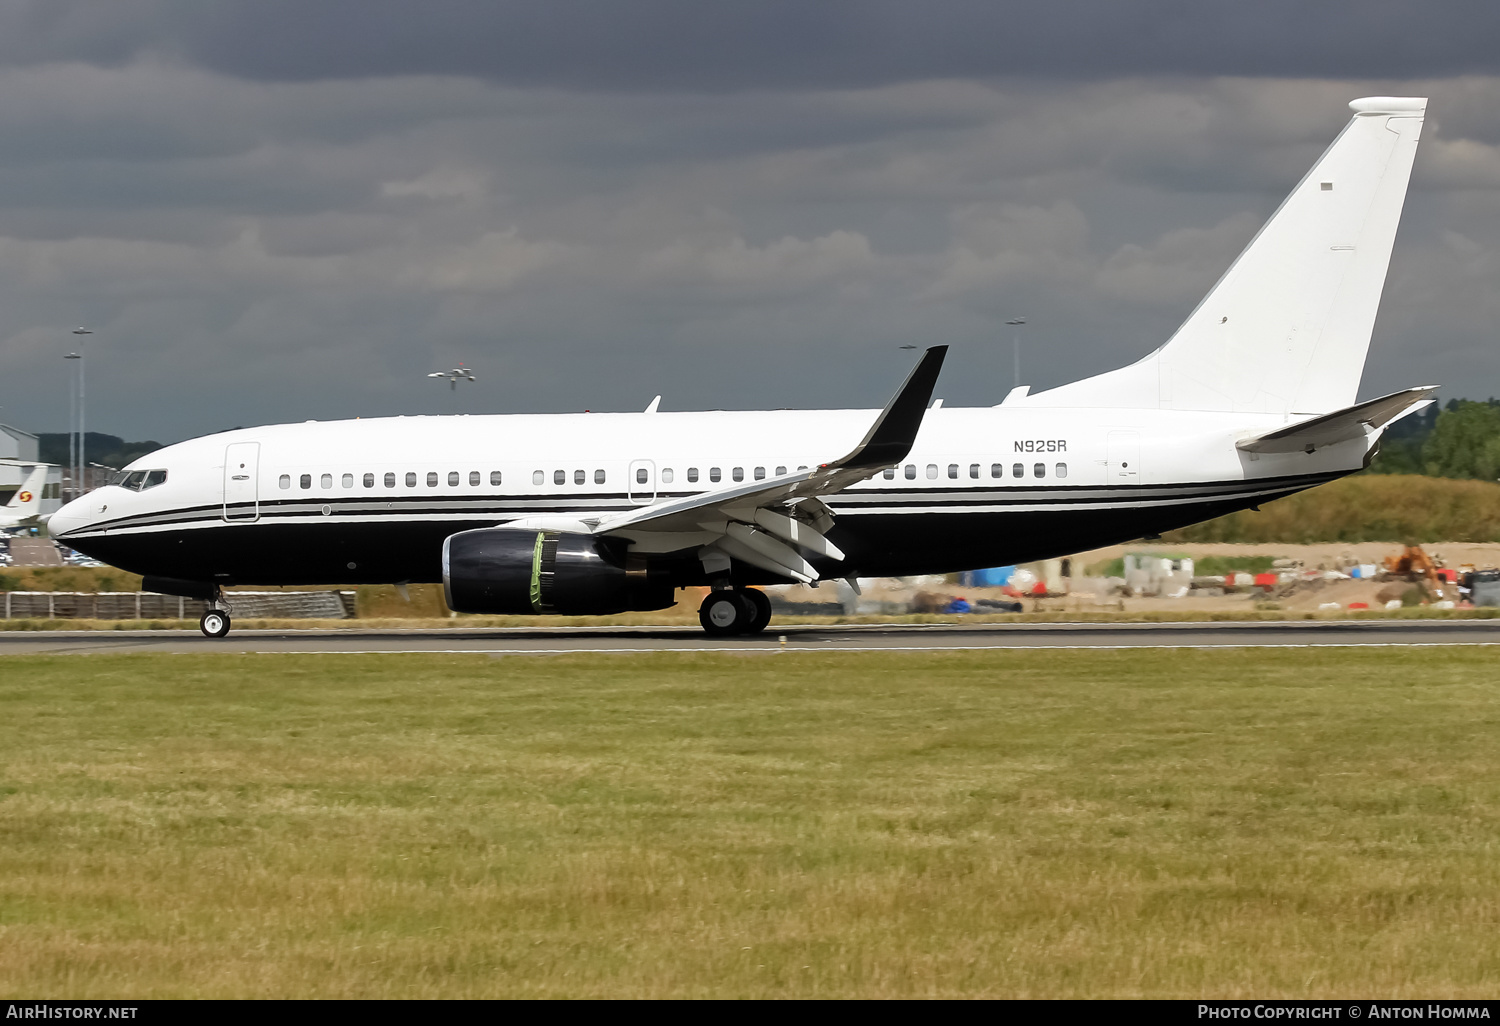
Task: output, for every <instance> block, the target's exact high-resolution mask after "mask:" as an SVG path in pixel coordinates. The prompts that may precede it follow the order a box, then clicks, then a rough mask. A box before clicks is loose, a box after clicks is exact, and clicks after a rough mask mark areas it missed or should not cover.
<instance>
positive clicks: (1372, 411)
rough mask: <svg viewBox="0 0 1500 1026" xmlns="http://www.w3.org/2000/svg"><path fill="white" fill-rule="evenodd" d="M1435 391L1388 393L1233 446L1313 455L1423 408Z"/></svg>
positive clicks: (1433, 387) (1427, 387) (1431, 388)
mask: <svg viewBox="0 0 1500 1026" xmlns="http://www.w3.org/2000/svg"><path fill="white" fill-rule="evenodd" d="M1437 389H1438V386H1437V385H1423V386H1422V387H1420V388H1408V389H1405V390H1403V391H1400V392H1392V393H1391V394H1390V395H1383V396H1381V397H1380V398H1379V399H1371V400H1370V401H1369V402H1363V403H1359V404H1357V405H1355V406H1349V407H1346V408H1344V409H1342V410H1335V411H1334V412H1333V413H1325V414H1324V415H1323V416H1321V417H1314V418H1312V419H1311V420H1304V421H1302V422H1301V423H1300V424H1293V425H1291V426H1290V427H1284V428H1277V429H1276V430H1275V431H1268V432H1266V433H1265V434H1262V435H1256V436H1255V437H1254V438H1247V439H1245V440H1244V441H1242V442H1239V443H1238V445H1237V447H1238V448H1239V449H1240V450H1241V451H1242V452H1257V453H1259V452H1264V453H1275V452H1313V451H1314V450H1316V449H1321V448H1323V447H1324V446H1328V445H1336V444H1338V443H1339V442H1348V441H1352V440H1353V439H1356V438H1363V437H1365V436H1366V435H1367V434H1368V433H1369V432H1370V431H1372V430H1379V429H1380V428H1383V427H1385V426H1386V425H1387V424H1389V423H1391V422H1392V421H1394V420H1396V419H1398V418H1399V417H1401V416H1403V415H1404V414H1406V413H1408V412H1410V411H1411V410H1412V409H1413V408H1414V407H1416V405H1417V404H1418V403H1422V404H1423V405H1426V403H1427V402H1431V401H1432V400H1431V399H1429V398H1428V397H1429V396H1430V395H1432V393H1433V392H1436V391H1437ZM1424 400H1425V402H1424Z"/></svg>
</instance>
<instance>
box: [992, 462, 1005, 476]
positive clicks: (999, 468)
mask: <svg viewBox="0 0 1500 1026" xmlns="http://www.w3.org/2000/svg"><path fill="white" fill-rule="evenodd" d="M1004 476H1005V464H1004V463H991V464H990V477H1004Z"/></svg>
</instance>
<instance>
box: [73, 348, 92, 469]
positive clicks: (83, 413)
mask: <svg viewBox="0 0 1500 1026" xmlns="http://www.w3.org/2000/svg"><path fill="white" fill-rule="evenodd" d="M73 334H75V335H92V334H93V332H92V331H90V330H89V329H88V328H85V327H83V326H81V325H80V326H79V327H77V328H74V329H73ZM87 355H88V350H87V349H86V348H85V347H84V345H83V339H82V338H80V339H79V340H78V473H77V475H76V476H75V477H74V478H73V488H74V490H75V491H76V492H77V494H79V495H82V494H83V493H84V492H85V491H87V489H86V488H84V487H83V475H84V474H87V473H88V466H89V465H88V459H87V457H85V455H84V450H85V445H86V439H87V434H88V419H87V410H88V399H87V395H88V393H87V391H86V390H85V375H84V368H85V366H86V365H87V364H88V361H87V359H85V357H86V356H87Z"/></svg>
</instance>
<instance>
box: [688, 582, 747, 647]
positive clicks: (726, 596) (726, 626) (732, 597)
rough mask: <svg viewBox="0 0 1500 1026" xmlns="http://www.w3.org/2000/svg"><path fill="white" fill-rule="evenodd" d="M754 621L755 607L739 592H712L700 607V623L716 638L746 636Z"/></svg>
mask: <svg viewBox="0 0 1500 1026" xmlns="http://www.w3.org/2000/svg"><path fill="white" fill-rule="evenodd" d="M754 620H755V608H754V606H753V605H752V604H751V602H750V600H749V599H747V598H745V597H744V594H743V593H742V592H738V591H711V592H709V594H708V598H706V599H704V600H703V605H701V606H699V607H698V622H699V623H701V624H702V625H703V629H704V630H705V631H707V632H708V634H709V635H710V636H712V637H715V638H728V637H732V636H734V635H736V634H744V633H745V632H746V631H747V630H749V629H750V624H751V623H753V622H754Z"/></svg>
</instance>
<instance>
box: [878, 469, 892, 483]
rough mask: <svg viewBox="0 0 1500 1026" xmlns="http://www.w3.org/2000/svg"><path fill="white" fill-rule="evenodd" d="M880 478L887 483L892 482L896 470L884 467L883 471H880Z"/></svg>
mask: <svg viewBox="0 0 1500 1026" xmlns="http://www.w3.org/2000/svg"><path fill="white" fill-rule="evenodd" d="M880 476H881V477H883V478H885V479H886V480H887V481H894V480H896V468H895V467H886V468H885V470H883V471H881V474H880Z"/></svg>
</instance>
